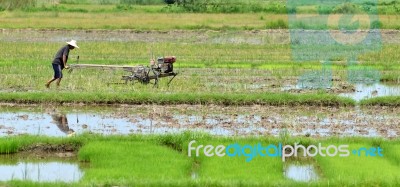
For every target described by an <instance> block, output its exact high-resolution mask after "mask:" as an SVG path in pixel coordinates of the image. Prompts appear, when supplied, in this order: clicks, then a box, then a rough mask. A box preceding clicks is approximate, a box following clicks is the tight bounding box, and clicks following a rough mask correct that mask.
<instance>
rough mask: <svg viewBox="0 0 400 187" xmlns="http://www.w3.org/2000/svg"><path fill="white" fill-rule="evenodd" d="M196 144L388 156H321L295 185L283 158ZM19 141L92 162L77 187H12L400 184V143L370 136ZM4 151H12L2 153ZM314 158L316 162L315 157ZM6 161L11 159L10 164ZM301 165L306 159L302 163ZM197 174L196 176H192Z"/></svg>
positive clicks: (188, 135)
mask: <svg viewBox="0 0 400 187" xmlns="http://www.w3.org/2000/svg"><path fill="white" fill-rule="evenodd" d="M191 140H196V141H197V142H196V144H195V145H200V144H203V145H208V144H212V145H219V144H222V145H225V146H226V145H229V144H232V143H239V144H241V145H244V144H251V145H253V144H256V143H258V142H260V143H262V144H263V145H264V146H265V145H268V144H277V143H279V142H286V143H288V144H289V143H290V144H292V143H294V142H298V143H301V144H303V145H306V146H307V145H310V144H317V143H322V144H323V145H328V144H335V145H338V144H348V145H350V148H356V149H357V148H360V147H372V146H374V147H376V146H381V147H382V148H383V149H384V151H383V153H384V157H358V156H354V155H351V156H350V157H346V158H340V157H316V158H315V159H314V161H311V162H310V161H307V162H305V161H304V163H313V164H315V166H316V167H317V171H318V174H319V176H320V179H319V180H318V181H315V182H312V183H301V182H294V181H292V180H290V179H287V178H285V177H284V175H283V164H284V163H282V161H281V160H280V158H264V157H256V158H254V159H253V160H252V161H251V162H246V161H245V158H244V157H205V156H204V155H203V156H200V157H188V155H187V146H188V142H189V141H191ZM10 141H13V142H19V143H18V146H17V147H15V148H14V150H16V151H21V150H23V149H24V147H27V146H29V145H37V144H44V143H45V144H55V145H57V144H72V145H77V144H78V145H79V146H77V147H76V148H77V151H78V159H79V160H80V161H81V162H85V163H86V164H85V165H87V164H89V166H88V167H82V168H81V169H82V170H83V171H84V173H85V174H84V177H83V178H82V179H81V180H80V181H79V182H78V183H74V184H64V183H34V182H24V181H11V182H3V184H6V185H7V186H52V185H56V186H69V185H74V186H99V185H101V186H102V185H105V186H121V185H122V186H131V185H134V186H160V185H163V186H165V185H167V186H199V185H200V186H238V185H241V186H265V185H274V186H275V185H279V186H292V185H296V186H308V185H309V186H325V185H328V184H329V185H330V186H359V185H362V186H365V185H371V184H373V185H376V186H396V185H399V183H400V179H399V176H398V174H397V173H398V171H399V169H400V165H399V163H400V162H399V160H400V155H399V154H398V151H397V150H398V142H399V140H384V139H366V138H357V137H349V138H339V137H333V138H320V139H313V138H306V137H296V138H292V137H286V138H284V137H283V136H281V137H278V138H274V137H216V136H210V135H207V134H201V133H188V132H185V133H182V134H169V135H131V136H98V135H89V134H84V135H80V136H75V137H69V138H48V137H36V136H18V137H8V138H0V144H1V145H6V144H9V142H10ZM2 153H3V154H4V153H7V152H4V151H2ZM311 160H312V159H311ZM5 162H7V161H5ZM298 162H300V163H302V162H303V161H301V160H299V161H298ZM193 173H196V176H197V177H196V178H192V174H193Z"/></svg>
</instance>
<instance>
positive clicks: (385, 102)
mask: <svg viewBox="0 0 400 187" xmlns="http://www.w3.org/2000/svg"><path fill="white" fill-rule="evenodd" d="M360 104H361V105H365V106H370V105H380V106H392V107H398V106H400V96H385V97H377V98H371V99H366V100H362V101H361V102H360Z"/></svg>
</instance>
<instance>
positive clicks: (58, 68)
mask: <svg viewBox="0 0 400 187" xmlns="http://www.w3.org/2000/svg"><path fill="white" fill-rule="evenodd" d="M67 44H68V45H66V46H64V47H62V48H61V49H60V50H59V51H58V52H57V54H56V56H55V57H54V60H53V62H52V65H53V69H54V77H53V78H52V79H50V80H49V81H48V82H47V83H46V88H49V87H50V84H51V83H52V82H53V81H55V80H57V82H56V83H57V86H60V82H61V79H62V77H63V75H62V70H63V69H64V68H65V69H68V68H69V67H68V66H67V61H68V54H69V51H70V50H73V49H75V48H78V49H79V47H78V45H77V44H76V41H75V40H71V41H69V42H67Z"/></svg>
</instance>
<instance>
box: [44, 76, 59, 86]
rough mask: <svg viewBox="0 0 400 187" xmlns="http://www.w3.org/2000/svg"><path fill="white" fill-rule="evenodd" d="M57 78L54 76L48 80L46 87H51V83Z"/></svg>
mask: <svg viewBox="0 0 400 187" xmlns="http://www.w3.org/2000/svg"><path fill="white" fill-rule="evenodd" d="M55 80H57V79H55V78H52V79H50V80H49V81H47V83H46V84H45V85H46V88H50V84H51V83H52V82H53V81H55Z"/></svg>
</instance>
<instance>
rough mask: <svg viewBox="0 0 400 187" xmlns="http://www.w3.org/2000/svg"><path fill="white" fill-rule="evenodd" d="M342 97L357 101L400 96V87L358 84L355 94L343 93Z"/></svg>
mask: <svg viewBox="0 0 400 187" xmlns="http://www.w3.org/2000/svg"><path fill="white" fill-rule="evenodd" d="M340 95H341V96H345V97H350V98H352V99H354V100H356V101H360V100H362V99H369V98H372V97H381V96H400V85H385V84H371V85H365V84H357V85H356V86H355V91H354V92H353V93H343V94H340Z"/></svg>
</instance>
